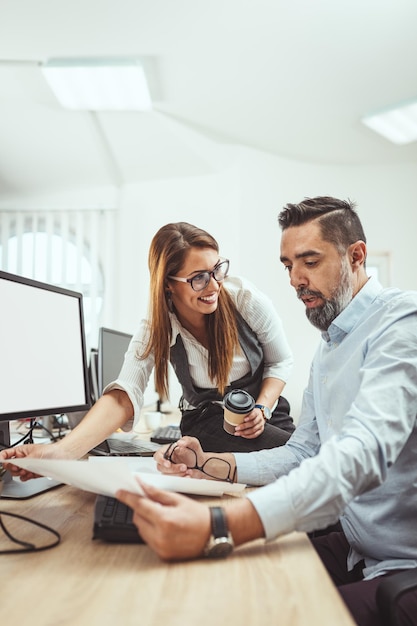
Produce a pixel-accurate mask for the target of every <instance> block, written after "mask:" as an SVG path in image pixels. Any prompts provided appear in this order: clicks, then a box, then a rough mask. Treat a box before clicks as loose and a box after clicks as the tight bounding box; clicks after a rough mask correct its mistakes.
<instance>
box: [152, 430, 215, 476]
mask: <svg viewBox="0 0 417 626" xmlns="http://www.w3.org/2000/svg"><path fill="white" fill-rule="evenodd" d="M173 445H175V446H179V447H180V448H191V449H192V450H194V452H195V453H196V455H197V462H198V465H199V466H200V467H201V466H202V465H203V463H204V461H205V460H206V459H207V458H209V457H210V456H213V454H212V453H207V452H203V449H202V447H201V445H200V442H199V441H198V439H196V438H195V437H181V439H179V440H178V441H176V442H175V444H170V445H168V446H164V447H163V448H161V449H160V450H158V451H157V452H155V454H154V459H155V461H156V466H157V468H158V471H160V472H161V474H171V475H174V476H190V477H191V478H207V476H205V475H204V474H202V473H201V472H199V471H198V470H192V469H189V468H188V467H187V466H186V465H185V464H184V463H171V461H169V460H168V459H167V458H165V455H166V454H167V452H168V454H169V452H170V450H172V446H173Z"/></svg>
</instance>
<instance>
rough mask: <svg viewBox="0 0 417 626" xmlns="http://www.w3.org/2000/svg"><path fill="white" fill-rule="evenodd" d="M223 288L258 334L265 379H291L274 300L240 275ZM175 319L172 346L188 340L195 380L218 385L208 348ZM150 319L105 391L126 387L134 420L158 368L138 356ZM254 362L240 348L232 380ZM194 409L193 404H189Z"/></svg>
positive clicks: (288, 354) (290, 359)
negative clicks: (116, 376)
mask: <svg viewBox="0 0 417 626" xmlns="http://www.w3.org/2000/svg"><path fill="white" fill-rule="evenodd" d="M223 287H224V288H226V289H227V291H228V292H229V293H230V295H231V297H232V299H233V301H234V303H235V305H236V307H237V309H238V311H239V313H240V314H241V315H242V317H243V318H244V320H245V321H246V323H247V324H248V325H249V326H250V328H251V329H252V330H253V331H254V332H255V333H256V335H257V337H258V340H259V342H260V344H261V346H262V350H263V354H264V361H265V367H264V373H263V378H269V377H272V378H279V379H280V380H282V381H284V382H287V380H288V378H289V375H290V373H291V370H292V366H293V356H292V352H291V350H290V347H289V344H288V341H287V338H286V336H285V333H284V330H283V327H282V322H281V319H280V317H279V316H278V314H277V312H276V310H275V308H274V305H273V304H272V302H271V300H270V299H269V298H268V297H267V296H266V295H265V294H264V293H262V292H261V291H259V289H257V288H256V287H255V286H254V285H253V284H252V283H250V282H249V281H248V280H246V279H243V278H239V277H228V278H226V279H225V281H224V283H223ZM170 318H171V327H172V335H171V344H170V345H171V346H173V345H174V344H175V342H176V339H177V336H178V334H180V335H181V338H182V340H183V343H184V348H185V350H186V353H187V358H188V362H189V366H190V375H191V379H192V381H193V383H194V385H196V386H197V387H202V388H205V389H208V388H214V387H216V383H215V381H212V380H211V378H210V376H209V373H208V351H207V349H206V348H205V347H204V346H202V345H201V344H200V343H199V342H198V341H197V340H196V339H195V338H194V337H193V336H192V335H191V334H190V333H189V332H188V331H187V330H186V329H185V328H183V327H182V326H181V324H180V322H179V321H178V319H177V317H176V315H175V314H174V313H171V314H170ZM147 336H148V321H147V320H142V321H141V324H140V326H139V329H138V331H137V332H136V334H135V335H134V337H133V338H132V341H131V342H130V345H129V348H128V351H127V352H126V355H125V359H124V363H123V366H122V369H121V372H120V374H119V377H118V378H117V380H116V381H114V382H112V383H110V384H109V385H107V386H106V388H105V389H104V392H103V393H107V392H108V391H110V390H111V389H123V390H124V391H126V393H127V394H128V396H129V398H130V400H131V402H132V404H133V407H134V420H135V422H136V421H137V420H138V419H139V413H140V410H141V408H142V406H143V396H144V392H145V389H146V387H147V384H148V381H149V377H150V375H151V373H152V370H153V367H154V358H153V355H151V356H150V357H149V358H147V359H141V358H139V357H138V355H140V354H141V353H142V352H143V348H144V346H145V345H146V343H147ZM249 370H250V365H249V362H248V360H247V359H246V357H245V355H244V354H243V352H242V351H238V352H237V353H236V354H235V356H234V359H233V364H232V368H231V372H230V382H232V381H234V380H238V379H239V378H241V377H242V376H244V375H245V374H247V373H248V371H249ZM188 408H192V407H188Z"/></svg>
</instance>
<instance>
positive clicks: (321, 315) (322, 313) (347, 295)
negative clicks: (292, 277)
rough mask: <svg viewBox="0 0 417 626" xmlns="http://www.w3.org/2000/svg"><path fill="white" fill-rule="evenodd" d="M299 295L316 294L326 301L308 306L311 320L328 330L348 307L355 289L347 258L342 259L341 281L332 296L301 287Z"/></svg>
mask: <svg viewBox="0 0 417 626" xmlns="http://www.w3.org/2000/svg"><path fill="white" fill-rule="evenodd" d="M297 296H298V297H299V298H302V297H303V296H316V297H318V298H321V299H322V300H323V301H324V304H322V305H321V306H316V307H314V308H312V309H309V308H306V315H307V317H308V319H309V321H310V322H311V323H312V324H313V326H315V327H316V328H318V329H319V330H321V331H324V330H327V329H328V328H329V326H330V324H331V323H332V322H333V320H334V319H336V317H337V316H338V315H339V313H341V312H342V311H343V309H345V308H346V307H347V305H348V304H349V302H350V301H351V300H352V297H353V289H352V285H351V282H350V268H349V264H348V262H347V260H346V259H342V264H341V267H340V281H339V284H338V286H337V287H336V288H335V289H334V291H333V293H332V295H331V298H325V297H324V296H323V294H322V293H320V292H319V291H311V290H310V289H299V290H298V291H297Z"/></svg>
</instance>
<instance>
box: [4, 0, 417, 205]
mask: <svg viewBox="0 0 417 626" xmlns="http://www.w3.org/2000/svg"><path fill="white" fill-rule="evenodd" d="M416 26H417V2H415V0H68V1H67V0H0V194H1V195H3V197H4V196H7V195H9V194H14V193H31V192H36V191H42V190H45V189H47V190H51V189H54V188H56V189H62V188H68V187H86V186H99V185H106V184H119V183H123V182H131V181H141V180H149V179H155V178H167V177H175V176H193V175H198V174H204V173H207V172H210V171H214V170H215V169H216V168H218V167H221V166H222V158H223V159H226V161H227V155H228V154H230V153H231V152H233V146H234V145H240V144H243V145H247V146H250V147H253V148H256V149H259V150H265V151H267V152H270V153H273V154H277V155H280V156H283V157H286V158H290V159H297V160H302V161H307V162H314V163H336V164H341V165H346V164H357V165H363V164H392V165H393V164H402V163H406V162H407V163H410V162H414V163H415V162H417V142H416V143H413V144H410V145H406V146H395V145H393V144H390V143H389V142H388V141H386V140H384V139H383V138H381V137H378V136H377V135H376V134H374V133H372V131H370V130H369V129H367V128H366V127H364V126H362V124H361V123H360V118H361V116H363V115H365V114H367V113H371V112H374V111H375V110H379V109H383V108H385V107H389V106H391V105H394V104H397V103H402V102H404V101H407V100H410V99H413V98H416V97H417V71H416V70H417V34H416V33H417V28H416ZM109 55H114V56H136V55H137V56H144V55H146V56H150V57H151V58H152V61H153V63H154V66H155V69H156V71H157V78H158V86H159V95H158V99H157V101H156V102H155V110H154V112H152V113H132V112H126V113H100V114H92V113H88V112H87V113H86V112H71V111H66V110H64V109H62V108H60V106H59V104H58V103H57V102H56V101H55V99H54V96H53V95H52V94H51V93H50V91H49V88H48V86H47V85H46V83H45V82H44V79H43V77H42V75H41V73H40V70H39V66H38V64H39V62H41V61H44V60H46V59H48V58H50V57H62V56H109Z"/></svg>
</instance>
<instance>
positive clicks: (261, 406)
mask: <svg viewBox="0 0 417 626" xmlns="http://www.w3.org/2000/svg"><path fill="white" fill-rule="evenodd" d="M255 409H259V410H260V411H261V412H262V415H263V416H264V420H269V419H270V417H271V409H270V408H269V407H268V406H265V405H264V404H255Z"/></svg>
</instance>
